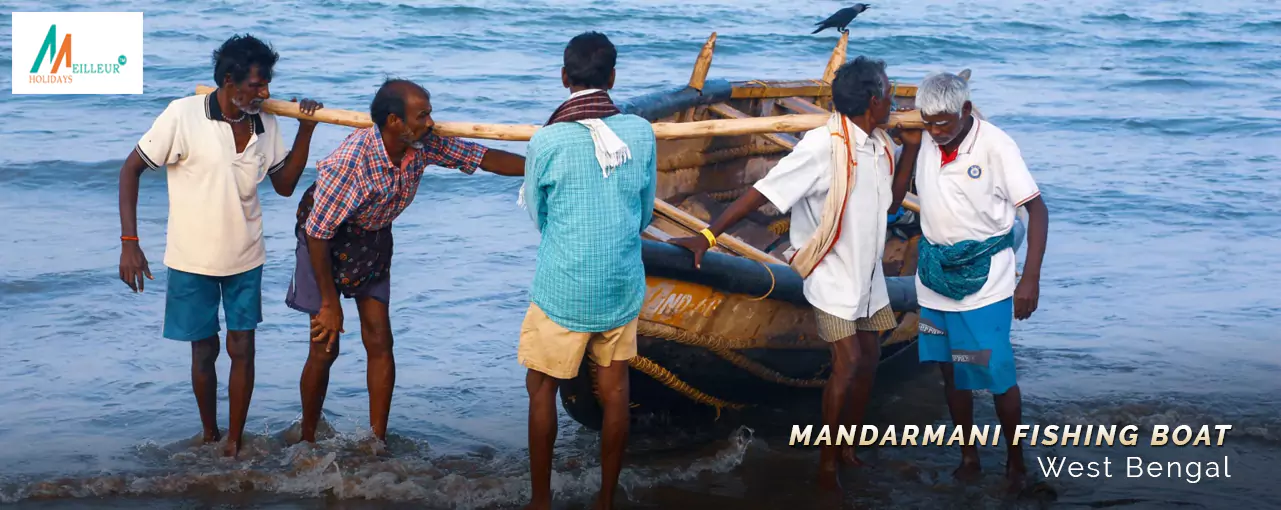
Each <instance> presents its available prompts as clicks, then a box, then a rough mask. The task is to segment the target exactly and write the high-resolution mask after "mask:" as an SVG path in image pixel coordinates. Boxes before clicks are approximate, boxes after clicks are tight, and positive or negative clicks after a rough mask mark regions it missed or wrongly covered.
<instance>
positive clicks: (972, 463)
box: [952, 458, 983, 483]
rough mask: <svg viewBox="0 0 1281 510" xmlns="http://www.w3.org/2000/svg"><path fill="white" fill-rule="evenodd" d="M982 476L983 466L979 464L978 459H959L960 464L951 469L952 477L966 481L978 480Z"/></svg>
mask: <svg viewBox="0 0 1281 510" xmlns="http://www.w3.org/2000/svg"><path fill="white" fill-rule="evenodd" d="M982 476H983V467H982V466H980V465H979V460H978V459H966V458H962V459H961V465H960V466H959V467H957V468H956V470H955V471H952V478H955V479H957V480H960V481H962V482H966V483H973V482H977V481H979V479H980V478H982Z"/></svg>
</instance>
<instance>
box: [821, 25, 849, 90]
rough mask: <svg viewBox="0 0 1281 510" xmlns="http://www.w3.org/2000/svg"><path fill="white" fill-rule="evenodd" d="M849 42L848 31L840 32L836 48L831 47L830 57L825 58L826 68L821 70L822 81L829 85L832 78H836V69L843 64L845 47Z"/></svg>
mask: <svg viewBox="0 0 1281 510" xmlns="http://www.w3.org/2000/svg"><path fill="white" fill-rule="evenodd" d="M849 42H850V33H849V32H845V33H843V34H841V40H840V42H837V43H836V48H833V49H832V57H831V58H829V59H827V69H824V70H823V81H824V82H827V84H828V85H831V84H832V80H835V79H836V70H837V69H840V68H841V66H842V65H844V64H845V58H846V57H845V54H846V53H845V52H846V48H847V47H848V46H849Z"/></svg>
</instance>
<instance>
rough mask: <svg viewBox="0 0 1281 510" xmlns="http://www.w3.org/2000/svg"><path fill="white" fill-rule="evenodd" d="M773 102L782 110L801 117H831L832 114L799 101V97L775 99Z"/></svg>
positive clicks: (807, 102) (802, 100)
mask: <svg viewBox="0 0 1281 510" xmlns="http://www.w3.org/2000/svg"><path fill="white" fill-rule="evenodd" d="M774 101H775V102H777V103H778V105H779V106H781V107H783V108H784V109H786V110H788V111H790V112H793V113H798V114H801V115H831V114H832V112H830V111H828V110H826V109H823V108H819V107H818V105H816V104H814V103H811V102H809V101H806V100H804V99H801V98H799V97H784V98H781V99H775V100H774Z"/></svg>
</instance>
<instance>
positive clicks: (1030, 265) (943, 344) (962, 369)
mask: <svg viewBox="0 0 1281 510" xmlns="http://www.w3.org/2000/svg"><path fill="white" fill-rule="evenodd" d="M969 99H970V97H969V87H968V85H967V84H966V82H965V80H964V79H962V78H960V77H959V76H956V75H953V74H949V73H937V74H931V75H930V76H927V77H926V78H925V79H924V80H922V82H921V85H920V87H919V89H918V91H917V94H916V106H917V108H918V109H919V110H920V112H921V118H922V119H923V120H924V121H925V125H926V130H927V131H928V133H929V135H930V136H928V137H924V138H925V139H924V141H923V142H922V144H921V147H920V155H919V156H918V158H917V161H916V189H917V193H918V194H919V195H920V205H921V230H922V234H923V239H922V240H921V242H920V244H919V248H918V250H919V254H920V264H918V267H917V280H916V292H917V300H918V302H919V303H920V306H921V317H920V337H919V338H920V359H921V362H936V363H939V366H940V368H941V372H942V376H943V383H944V388H945V391H946V395H947V403H948V407H949V409H950V411H951V414H952V421H953V422H955V424H956V425H957V426H962V427H964V428H965V429H967V430H968V429H969V427H970V425H972V424H973V422H974V417H973V408H974V398H973V394H972V391H973V390H987V391H989V392H991V393H992V394H993V395H994V396H995V404H996V411H997V415H998V417H999V418H1000V422H1001V430H1002V431H1003V432H1004V433H1005V439H1006V444H1007V462H1006V476H1007V478H1008V479H1009V481H1010V483H1011V490H1020V489H1021V488H1022V484H1023V476H1024V472H1025V468H1024V463H1023V456H1022V449H1021V448H1020V447H1019V446H1017V445H1015V444H1014V442H1013V435H1014V431H1015V428H1016V427H1017V426H1018V424H1019V421H1020V420H1021V414H1022V410H1021V403H1020V393H1019V387H1018V384H1017V381H1016V377H1015V368H1014V353H1013V349H1012V347H1011V344H1010V326H1011V322H1012V320H1011V317H1013V318H1015V319H1019V320H1023V319H1026V318H1028V317H1029V316H1031V314H1032V312H1033V311H1035V310H1036V305H1037V299H1038V296H1039V293H1040V277H1041V259H1042V257H1043V255H1044V253H1045V238H1046V230H1047V225H1048V222H1049V219H1048V218H1049V213H1048V211H1047V210H1046V207H1045V202H1044V201H1042V199H1041V192H1040V190H1039V188H1038V187H1037V184H1036V181H1035V180H1033V179H1032V174H1031V173H1030V172H1028V168H1027V165H1026V164H1025V163H1024V162H1023V157H1022V154H1021V153H1020V151H1019V147H1018V145H1017V144H1015V143H1014V140H1012V139H1011V138H1010V137H1009V135H1007V134H1006V133H1005V132H1004V131H1002V130H1000V129H999V128H997V127H996V126H994V125H992V123H990V122H987V121H984V120H980V119H978V118H976V117H975V116H974V115H972V113H971V112H972V107H971V104H970V100H969ZM1019 207H1026V208H1027V212H1028V251H1027V261H1026V264H1025V265H1024V267H1023V278H1022V279H1021V280H1019V281H1018V283H1017V284H1016V283H1015V279H1016V275H1015V259H1014V247H1013V238H1014V235H1013V228H1014V222H1015V217H1016V214H1017V210H1018V208H1019ZM979 471H980V467H979V456H978V449H977V448H975V447H974V446H963V447H961V465H960V467H958V468H957V470H956V472H955V473H954V474H955V475H956V476H957V477H958V478H960V479H973V478H975V477H976V476H977V475H978V473H979Z"/></svg>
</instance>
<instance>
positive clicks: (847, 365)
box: [818, 336, 858, 491]
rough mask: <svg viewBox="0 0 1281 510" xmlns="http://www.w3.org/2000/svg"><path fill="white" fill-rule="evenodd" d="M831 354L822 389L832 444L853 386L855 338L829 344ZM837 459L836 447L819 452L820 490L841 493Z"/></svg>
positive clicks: (824, 447) (824, 414)
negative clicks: (829, 365) (830, 367)
mask: <svg viewBox="0 0 1281 510" xmlns="http://www.w3.org/2000/svg"><path fill="white" fill-rule="evenodd" d="M831 351H832V375H831V376H830V377H828V378H827V383H826V384H824V385H823V425H826V426H827V428H828V430H830V431H831V433H832V435H833V440H835V436H836V435H837V431H838V430H839V427H840V418H841V408H842V407H844V404H845V399H846V393H847V392H848V391H849V387H850V386H851V385H852V384H853V383H854V366H855V364H856V363H857V361H858V360H857V359H856V357H857V354H856V352H857V351H858V346H857V343H856V341H855V337H852V336H850V337H845V338H842V339H840V340H837V341H836V342H834V343H832V344H831ZM839 457H840V447H839V446H835V445H831V446H823V447H822V449H821V450H819V460H818V484H819V487H820V488H822V489H825V490H831V491H839V490H840V488H841V481H840V478H839V477H838V476H837V469H838V468H839V464H838V462H839V460H838V459H839Z"/></svg>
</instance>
